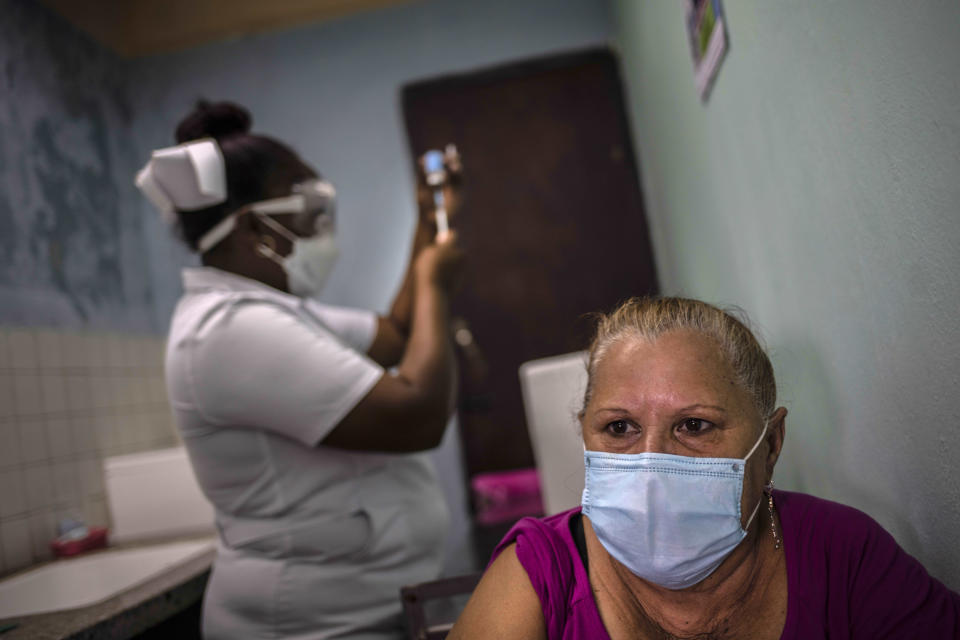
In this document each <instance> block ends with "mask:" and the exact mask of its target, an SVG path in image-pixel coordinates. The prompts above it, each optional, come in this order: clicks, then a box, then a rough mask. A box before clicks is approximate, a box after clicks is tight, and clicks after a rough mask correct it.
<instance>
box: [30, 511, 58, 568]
mask: <svg viewBox="0 0 960 640" xmlns="http://www.w3.org/2000/svg"><path fill="white" fill-rule="evenodd" d="M28 522H29V527H30V542H31V547H32V550H33V561H34V562H43V561H45V560H49V559H50V558H52V557H53V553H51V551H50V541H52V540H53V539H54V538H56V537H57V520H56V517H54V515H53V511H50V510H46V511H42V512H40V513H34V514H32V515H30V517H29V518H28Z"/></svg>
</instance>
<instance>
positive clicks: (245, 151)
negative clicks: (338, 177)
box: [175, 100, 314, 250]
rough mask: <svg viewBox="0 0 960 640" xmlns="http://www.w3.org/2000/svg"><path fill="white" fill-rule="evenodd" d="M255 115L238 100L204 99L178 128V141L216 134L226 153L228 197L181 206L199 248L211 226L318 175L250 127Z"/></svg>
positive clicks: (185, 229) (185, 232)
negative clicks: (201, 206)
mask: <svg viewBox="0 0 960 640" xmlns="http://www.w3.org/2000/svg"><path fill="white" fill-rule="evenodd" d="M252 124H253V118H252V117H251V116H250V112H249V111H247V109H245V108H244V107H242V106H240V105H238V104H235V103H232V102H209V101H207V100H198V101H197V103H196V105H195V106H194V108H193V111H191V112H190V113H189V114H187V116H186V117H185V118H184V119H183V120H181V121H180V124H178V125H177V130H176V134H175V137H176V141H177V143H178V144H179V143H183V142H189V141H191V140H196V139H198V138H214V139H215V140H216V141H217V144H218V145H219V146H220V151H221V152H222V153H223V160H224V164H225V165H226V172H227V199H226V201H225V202H222V203H220V204H218V205H215V206H212V207H207V208H206V209H200V210H198V211H186V212H180V211H178V212H177V220H178V224H177V231H178V233H179V235H180V237H181V238H183V240H184V242H186V243H187V245H188V246H189V247H190V248H191V249H193V250H196V248H197V243H198V242H199V241H200V238H202V237H203V234H205V233H206V232H207V231H209V230H210V229H212V228H213V227H214V225H216V224H217V223H218V222H220V221H221V220H223V218H225V217H226V216H227V215H228V214H230V213H233V212H234V211H236V210H237V209H239V208H240V207H242V206H244V205H246V204H250V203H251V202H257V201H258V200H265V199H268V198H273V197H278V196H282V195H285V193H288V191H287V190H288V189H289V187H290V185H292V184H293V183H295V182H298V181H300V180H304V179H306V178H309V177H312V176H313V175H314V173H313V171H311V169H310V168H309V167H307V166H306V165H305V164H304V162H303V161H302V160H301V159H300V157H299V156H297V154H296V153H295V152H294V151H293V150H292V149H291V148H290V147H288V146H287V145H285V144H283V143H281V142H278V141H277V140H274V139H273V138H268V137H267V136H262V135H256V134H252V133H250V127H251V125H252Z"/></svg>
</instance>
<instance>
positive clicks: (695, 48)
mask: <svg viewBox="0 0 960 640" xmlns="http://www.w3.org/2000/svg"><path fill="white" fill-rule="evenodd" d="M684 1H685V3H686V19H687V33H688V34H689V36H690V52H691V54H692V55H693V75H694V81H695V82H696V85H697V92H698V93H699V94H700V99H701V100H703V101H704V102H706V100H707V96H709V95H710V89H711V87H712V86H713V82H714V79H715V78H716V76H717V70H719V69H720V63H721V62H723V57H724V54H725V53H726V52H727V30H726V24H725V22H724V15H723V6H722V4H721V0H684Z"/></svg>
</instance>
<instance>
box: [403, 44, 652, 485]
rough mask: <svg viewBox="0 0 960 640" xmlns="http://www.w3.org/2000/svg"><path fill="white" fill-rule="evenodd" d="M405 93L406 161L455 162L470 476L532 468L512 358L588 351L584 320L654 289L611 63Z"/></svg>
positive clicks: (463, 420) (539, 69) (493, 72)
mask: <svg viewBox="0 0 960 640" xmlns="http://www.w3.org/2000/svg"><path fill="white" fill-rule="evenodd" d="M402 99H403V114H404V118H405V121H406V127H407V133H408V136H409V141H410V147H411V154H412V156H411V157H417V156H419V155H420V154H421V153H423V152H424V151H425V150H427V149H430V148H443V146H444V145H446V144H447V143H449V142H453V143H455V144H456V145H457V147H458V148H459V150H460V153H461V156H462V159H463V165H464V202H463V207H462V209H461V210H460V213H459V215H458V216H457V219H456V220H455V221H454V226H455V227H456V228H457V230H458V233H459V234H460V239H461V243H462V245H463V246H464V248H465V249H466V251H467V275H466V278H465V282H464V286H463V288H462V290H461V291H460V292H459V293H458V295H457V297H456V299H455V301H454V315H455V316H459V317H462V318H464V319H465V320H466V322H467V323H468V325H469V329H470V332H471V333H472V335H473V339H474V344H475V346H476V349H477V351H478V353H479V354H481V355H482V359H483V360H484V361H485V362H484V363H483V364H485V367H484V366H477V362H476V355H475V356H474V357H473V358H472V359H468V361H465V362H463V364H462V368H463V372H462V376H461V377H462V384H461V395H460V425H461V430H462V434H461V435H462V441H463V449H464V456H465V458H466V469H467V473H468V475H470V476H473V475H475V474H477V473H479V472H484V471H495V470H504V469H514V468H521V467H530V466H533V465H534V459H533V453H532V450H531V446H530V441H529V437H528V435H527V430H526V424H525V420H524V413H523V403H522V398H521V395H520V384H519V379H518V375H517V370H518V367H519V366H520V364H521V363H523V362H525V361H527V360H532V359H534V358H541V357H545V356H550V355H556V354H560V353H566V352H570V351H576V350H580V349H584V348H586V346H587V340H588V339H589V330H590V328H591V322H590V320H589V318H587V317H586V314H589V313H591V312H594V311H598V310H609V309H610V308H611V307H613V306H614V305H615V304H616V303H617V302H618V301H620V300H623V299H625V298H627V297H629V296H634V295H643V294H653V293H656V292H657V278H656V273H655V270H654V263H653V257H652V255H651V248H650V240H649V235H648V232H647V223H646V219H645V217H644V211H643V198H642V196H641V193H640V187H639V182H638V173H637V167H636V166H635V164H634V158H635V155H634V153H633V148H632V144H631V141H630V132H629V128H628V125H627V119H626V116H625V113H624V105H623V94H622V91H621V86H620V78H619V70H618V65H617V61H616V58H615V57H614V54H613V53H612V52H610V51H609V50H606V49H600V50H590V51H585V52H577V53H574V54H569V55H563V56H554V57H550V58H545V59H538V60H533V61H528V62H522V63H519V64H511V65H507V66H502V67H497V68H494V69H489V70H483V71H480V72H476V73H469V74H464V75H456V76H450V77H443V78H437V79H431V80H427V81H424V82H417V83H415V84H412V85H409V86H407V87H405V88H404V90H403V94H402ZM578 402H579V399H571V401H570V407H571V411H575V410H576V409H578V408H579V404H578Z"/></svg>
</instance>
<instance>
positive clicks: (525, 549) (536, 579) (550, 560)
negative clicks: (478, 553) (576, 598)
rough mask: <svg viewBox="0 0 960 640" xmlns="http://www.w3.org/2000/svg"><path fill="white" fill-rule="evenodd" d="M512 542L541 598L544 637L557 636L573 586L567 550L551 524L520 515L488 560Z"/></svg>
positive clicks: (571, 564)
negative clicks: (545, 633) (545, 626)
mask: <svg viewBox="0 0 960 640" xmlns="http://www.w3.org/2000/svg"><path fill="white" fill-rule="evenodd" d="M513 543H516V552H517V560H519V561H520V565H521V566H522V567H523V569H524V571H526V572H527V576H528V577H529V578H530V583H531V584H532V585H533V590H534V591H536V593H537V597H538V598H540V607H541V610H542V611H543V618H544V622H545V623H546V625H547V637H549V638H559V637H561V636H562V634H563V628H564V626H565V625H566V623H567V610H568V600H569V597H570V594H571V592H572V591H573V589H574V580H575V577H574V571H573V560H572V558H571V557H570V550H569V548H568V547H567V546H566V544H565V543H564V540H563V538H562V537H561V536H560V535H558V534H557V532H556V531H555V530H554V529H553V528H552V527H550V526H549V525H547V524H544V522H543V521H541V520H539V519H537V518H523V519H522V520H520V521H519V522H518V523H517V524H516V525H514V527H513V528H512V529H511V530H510V531H509V532H507V535H506V536H504V538H503V540H501V541H500V544H498V545H497V548H496V549H495V550H494V552H493V556H492V557H491V559H490V562H491V563H492V562H493V561H494V560H495V559H496V558H497V556H499V555H500V553H501V552H502V551H503V550H504V549H505V548H506V547H508V546H509V545H510V544H513Z"/></svg>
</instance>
